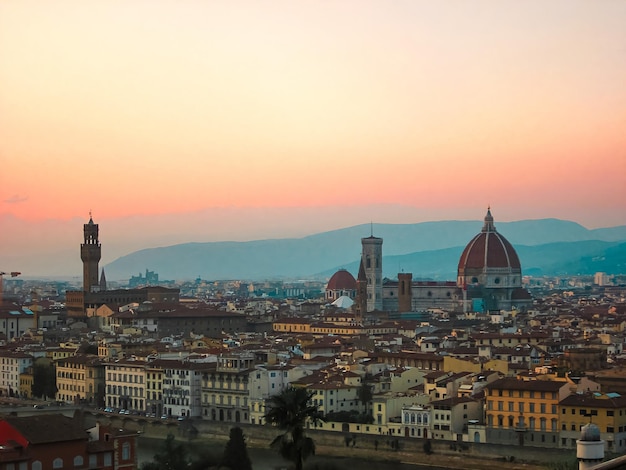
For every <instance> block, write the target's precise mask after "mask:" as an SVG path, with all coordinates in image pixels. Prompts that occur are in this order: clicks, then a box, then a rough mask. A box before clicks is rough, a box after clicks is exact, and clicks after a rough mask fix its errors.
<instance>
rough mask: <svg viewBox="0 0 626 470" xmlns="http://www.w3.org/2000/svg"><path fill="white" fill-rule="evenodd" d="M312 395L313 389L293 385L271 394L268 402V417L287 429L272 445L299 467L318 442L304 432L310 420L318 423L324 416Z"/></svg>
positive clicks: (273, 422) (284, 429)
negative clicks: (311, 390) (312, 401)
mask: <svg viewBox="0 0 626 470" xmlns="http://www.w3.org/2000/svg"><path fill="white" fill-rule="evenodd" d="M312 396H313V393H311V392H308V391H307V390H306V389H304V388H295V387H290V388H287V389H285V390H283V391H282V392H281V393H279V394H278V395H273V396H271V397H270V398H269V399H268V400H267V403H266V406H267V409H268V411H267V413H266V414H265V421H266V422H268V423H270V424H275V425H276V426H277V427H278V428H279V429H280V430H282V431H283V433H282V434H280V435H279V436H277V437H276V439H274V440H273V441H272V443H271V444H270V447H272V448H273V449H277V450H278V451H279V452H280V454H281V455H282V456H283V458H285V459H286V460H289V461H291V462H293V463H294V464H295V466H296V470H302V467H303V465H304V461H305V460H306V459H307V458H308V457H310V456H311V455H314V454H315V443H314V442H313V439H311V438H310V437H307V436H306V434H305V432H304V426H305V423H306V421H307V420H311V421H313V422H314V423H317V421H319V420H321V418H320V412H319V411H318V409H317V405H312V404H311V397H312Z"/></svg>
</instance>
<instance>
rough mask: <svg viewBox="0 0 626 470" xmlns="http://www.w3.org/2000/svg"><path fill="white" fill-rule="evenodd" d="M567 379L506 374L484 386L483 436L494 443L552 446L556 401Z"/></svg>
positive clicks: (565, 391)
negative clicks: (559, 379) (484, 426)
mask: <svg viewBox="0 0 626 470" xmlns="http://www.w3.org/2000/svg"><path fill="white" fill-rule="evenodd" d="M571 386H572V384H571V383H570V382H565V381H551V380H519V379H516V378H512V377H506V378H503V379H499V380H496V381H494V382H491V383H490V384H488V385H486V386H485V388H484V390H485V402H486V403H485V404H486V419H487V422H486V427H487V428H486V437H487V441H488V442H490V443H493V444H509V445H515V444H518V445H532V446H538V447H555V446H557V445H558V439H559V437H560V435H559V402H560V401H561V400H563V399H564V398H565V397H566V396H568V395H569V394H570V393H571Z"/></svg>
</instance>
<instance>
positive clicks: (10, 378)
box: [0, 351, 33, 397]
mask: <svg viewBox="0 0 626 470" xmlns="http://www.w3.org/2000/svg"><path fill="white" fill-rule="evenodd" d="M32 364H33V356H31V355H30V354H26V353H24V352H18V351H0V394H2V395H4V396H10V397H12V396H17V395H18V394H19V391H20V374H23V373H25V372H26V371H27V369H28V368H29V367H30V366H31V365H32Z"/></svg>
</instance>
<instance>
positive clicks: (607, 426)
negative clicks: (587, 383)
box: [559, 392, 626, 453]
mask: <svg viewBox="0 0 626 470" xmlns="http://www.w3.org/2000/svg"><path fill="white" fill-rule="evenodd" d="M559 409H560V412H559V416H560V430H561V436H560V441H559V447H561V448H567V449H575V448H576V439H579V438H580V429H581V427H582V426H584V425H585V424H588V423H593V424H595V425H596V426H598V428H599V429H600V438H601V439H602V440H603V441H604V443H605V450H606V451H607V452H616V453H624V452H625V451H626V396H623V395H620V394H619V393H600V392H584V393H574V394H571V395H569V396H567V397H565V398H564V399H563V400H561V402H560V403H559Z"/></svg>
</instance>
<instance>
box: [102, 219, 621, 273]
mask: <svg viewBox="0 0 626 470" xmlns="http://www.w3.org/2000/svg"><path fill="white" fill-rule="evenodd" d="M481 227H482V222H477V221H440V222H422V223H416V224H375V225H373V226H372V225H370V224H364V225H357V226H353V227H348V228H344V229H339V230H332V231H328V232H323V233H318V234H315V235H310V236H306V237H303V238H286V239H268V240H257V241H247V242H207V243H182V244H177V245H172V246H167V247H161V248H150V249H143V250H139V251H135V252H133V253H130V254H128V255H126V256H122V257H120V258H118V259H116V260H114V261H113V262H111V263H109V264H107V265H105V266H104V267H105V271H106V275H107V279H109V280H119V279H128V278H129V277H130V276H131V275H137V274H138V273H140V272H143V271H145V269H150V270H153V271H156V272H157V273H158V274H159V277H160V279H193V278H196V277H201V278H202V279H249V280H258V279H269V278H291V279H294V278H296V279H311V278H324V277H328V276H330V275H332V273H333V272H335V271H336V270H337V269H339V268H346V269H348V270H349V271H350V272H351V273H353V274H354V275H355V276H356V273H357V271H358V261H359V258H360V253H361V238H362V237H367V236H370V234H372V233H373V234H374V236H377V237H381V238H383V240H384V243H383V255H384V258H383V273H384V275H385V276H387V277H390V278H394V277H396V276H397V273H398V272H411V273H413V277H414V279H426V278H430V279H442V280H443V279H447V280H454V279H455V278H456V269H457V264H458V260H459V256H460V255H461V252H462V251H463V248H464V247H465V245H466V244H467V243H468V242H469V241H470V240H471V238H472V237H473V236H474V235H476V234H477V233H478V232H479V231H480V229H481ZM496 228H497V230H498V231H499V232H500V233H502V234H503V235H504V236H505V237H506V238H507V239H508V240H509V241H510V242H511V243H512V244H513V246H514V247H515V249H516V250H517V253H518V255H519V257H520V261H521V263H522V270H523V272H524V274H532V275H541V274H543V275H572V274H593V273H595V272H597V271H604V272H607V273H609V274H618V273H626V226H618V227H611V228H602V229H591V230H590V229H587V228H585V227H583V226H581V225H579V224H577V223H575V222H571V221H565V220H558V219H541V220H522V221H516V222H500V223H498V222H496ZM105 249H106V246H105V245H103V251H104V250H105Z"/></svg>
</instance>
